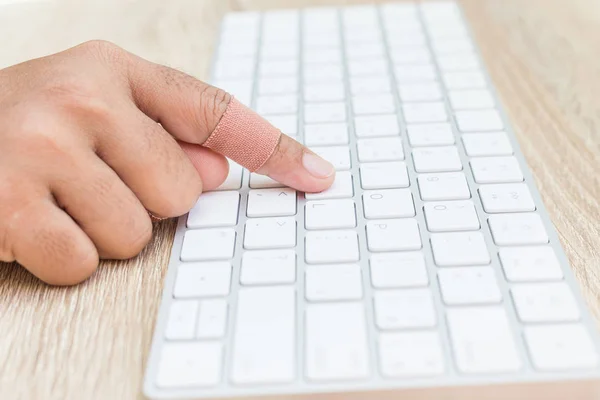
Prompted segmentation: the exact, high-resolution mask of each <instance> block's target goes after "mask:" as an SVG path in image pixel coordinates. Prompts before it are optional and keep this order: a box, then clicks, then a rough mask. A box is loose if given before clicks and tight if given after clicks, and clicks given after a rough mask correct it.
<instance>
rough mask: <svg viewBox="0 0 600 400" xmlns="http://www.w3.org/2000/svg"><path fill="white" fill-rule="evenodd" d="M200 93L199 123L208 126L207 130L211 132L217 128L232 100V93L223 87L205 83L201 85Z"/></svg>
mask: <svg viewBox="0 0 600 400" xmlns="http://www.w3.org/2000/svg"><path fill="white" fill-rule="evenodd" d="M199 93H200V94H199V103H200V104H199V105H198V108H197V109H198V110H200V113H199V114H200V115H199V118H200V121H199V123H200V124H202V126H204V127H206V130H207V132H209V133H210V132H212V131H213V130H214V129H215V127H216V126H217V124H218V123H219V121H220V120H221V117H222V116H223V114H224V113H225V110H226V109H227V106H228V105H229V102H230V101H231V95H230V94H229V93H227V92H226V91H225V90H223V89H219V88H217V87H214V86H211V85H207V84H204V83H202V84H201V85H200V88H199Z"/></svg>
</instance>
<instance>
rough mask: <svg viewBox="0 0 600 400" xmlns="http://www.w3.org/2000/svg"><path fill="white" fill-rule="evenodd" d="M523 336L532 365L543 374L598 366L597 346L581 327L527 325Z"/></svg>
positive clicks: (574, 325) (568, 325) (570, 325)
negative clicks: (544, 372)
mask: <svg viewBox="0 0 600 400" xmlns="http://www.w3.org/2000/svg"><path fill="white" fill-rule="evenodd" d="M524 333H525V341H526V343H527V347H528V348H529V354H530V355H531V360H532V361H533V365H534V366H535V368H536V369H538V370H540V371H562V370H574V369H591V368H595V367H597V366H598V351H597V350H596V346H595V345H594V342H593V341H592V338H591V337H590V334H589V333H588V331H587V330H586V329H585V327H584V326H583V325H581V324H561V325H542V326H526V327H525V331H524Z"/></svg>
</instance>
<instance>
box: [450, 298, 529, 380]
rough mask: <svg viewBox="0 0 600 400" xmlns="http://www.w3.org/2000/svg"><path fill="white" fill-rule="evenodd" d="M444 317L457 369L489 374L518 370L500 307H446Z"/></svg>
mask: <svg viewBox="0 0 600 400" xmlns="http://www.w3.org/2000/svg"><path fill="white" fill-rule="evenodd" d="M446 316H447V321H448V330H449V333H450V340H451V343H452V348H453V350H454V351H453V353H454V356H455V357H456V366H457V367H458V370H459V371H460V372H463V373H465V374H485V373H488V374H489V373H500V372H516V371H518V370H519V369H521V365H522V364H521V359H520V357H519V353H518V352H517V348H516V344H515V339H514V337H513V333H512V330H511V327H510V323H509V321H508V317H507V316H506V311H505V310H504V308H502V307H500V306H498V307H469V308H449V309H447V310H446Z"/></svg>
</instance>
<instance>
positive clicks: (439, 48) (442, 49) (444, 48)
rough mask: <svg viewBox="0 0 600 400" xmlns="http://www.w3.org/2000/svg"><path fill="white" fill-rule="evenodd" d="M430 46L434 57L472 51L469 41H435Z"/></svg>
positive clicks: (450, 39) (449, 39) (451, 39)
mask: <svg viewBox="0 0 600 400" xmlns="http://www.w3.org/2000/svg"><path fill="white" fill-rule="evenodd" d="M431 45H432V47H433V51H434V52H435V53H436V55H442V54H453V53H469V52H472V51H473V45H472V44H471V41H470V40H469V39H462V38H460V39H454V38H448V39H437V40H434V41H433V43H432V44H431Z"/></svg>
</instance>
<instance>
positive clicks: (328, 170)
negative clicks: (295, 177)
mask: <svg viewBox="0 0 600 400" xmlns="http://www.w3.org/2000/svg"><path fill="white" fill-rule="evenodd" d="M302 165H304V168H305V169H306V170H307V171H308V172H309V173H310V174H311V175H312V176H314V177H316V178H328V177H330V176H331V175H333V173H334V172H335V170H334V168H333V165H331V164H330V163H329V162H327V161H325V160H324V159H322V158H321V157H319V156H318V155H316V154H313V153H310V152H308V151H307V152H304V155H303V156H302Z"/></svg>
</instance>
